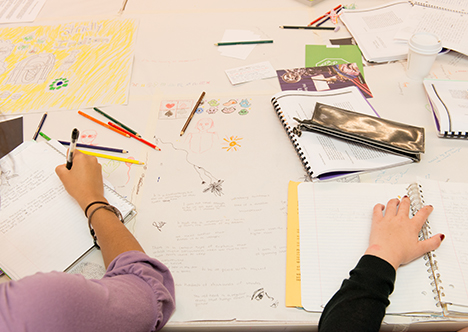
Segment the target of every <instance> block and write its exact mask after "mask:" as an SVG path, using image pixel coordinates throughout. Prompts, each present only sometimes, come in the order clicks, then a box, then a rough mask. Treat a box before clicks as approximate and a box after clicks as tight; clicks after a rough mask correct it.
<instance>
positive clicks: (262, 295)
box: [250, 288, 279, 308]
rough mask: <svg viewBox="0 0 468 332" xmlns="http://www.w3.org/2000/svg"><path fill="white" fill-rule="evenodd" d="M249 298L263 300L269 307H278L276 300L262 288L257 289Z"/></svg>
mask: <svg viewBox="0 0 468 332" xmlns="http://www.w3.org/2000/svg"><path fill="white" fill-rule="evenodd" d="M250 300H252V301H253V300H255V301H262V300H265V301H266V302H267V304H268V306H270V307H271V308H276V307H278V304H279V302H278V301H276V300H275V299H274V298H273V297H271V296H269V295H268V293H267V292H265V290H264V289H263V288H260V289H257V290H256V291H255V292H254V293H253V295H252V297H251V298H250Z"/></svg>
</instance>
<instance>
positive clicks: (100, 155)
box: [78, 150, 145, 165]
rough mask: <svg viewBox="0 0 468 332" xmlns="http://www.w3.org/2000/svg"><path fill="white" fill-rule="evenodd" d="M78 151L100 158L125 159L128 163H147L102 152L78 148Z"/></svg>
mask: <svg viewBox="0 0 468 332" xmlns="http://www.w3.org/2000/svg"><path fill="white" fill-rule="evenodd" d="M78 151H80V152H81V153H84V154H87V155H90V156H95V157H99V158H105V159H111V160H117V161H123V162H126V163H132V164H138V165H144V164H145V163H144V162H142V161H138V160H135V159H128V158H121V157H116V156H110V155H108V154H102V153H97V152H91V151H84V150H78Z"/></svg>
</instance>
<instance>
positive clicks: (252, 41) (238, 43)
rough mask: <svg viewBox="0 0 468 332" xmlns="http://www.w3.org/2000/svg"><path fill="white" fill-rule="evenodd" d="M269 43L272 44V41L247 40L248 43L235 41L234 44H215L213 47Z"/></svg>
mask: <svg viewBox="0 0 468 332" xmlns="http://www.w3.org/2000/svg"><path fill="white" fill-rule="evenodd" d="M271 43H273V40H248V41H235V42H219V43H215V46H227V45H249V44H271Z"/></svg>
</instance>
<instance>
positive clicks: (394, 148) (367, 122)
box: [295, 103, 424, 162]
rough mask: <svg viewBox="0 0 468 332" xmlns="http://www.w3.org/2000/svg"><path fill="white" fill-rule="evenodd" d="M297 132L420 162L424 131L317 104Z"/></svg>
mask: <svg viewBox="0 0 468 332" xmlns="http://www.w3.org/2000/svg"><path fill="white" fill-rule="evenodd" d="M295 120H296V121H298V122H299V125H298V126H297V128H296V131H298V130H299V131H302V130H304V131H314V132H320V133H324V134H328V135H331V136H333V137H336V138H342V139H345V140H350V141H354V142H357V143H362V144H365V145H368V146H371V147H374V148H376V149H380V150H383V151H386V152H390V153H394V154H397V155H401V156H405V157H408V158H411V159H412V160H414V161H416V162H419V161H420V160H421V153H424V128H422V127H415V126H411V125H407V124H404V123H399V122H395V121H391V120H386V119H382V118H379V117H376V116H370V115H366V114H361V113H356V112H353V111H348V110H344V109H342V108H338V107H334V106H330V105H324V104H321V103H317V104H316V106H315V110H314V114H313V115H312V119H309V120H299V119H296V118H295Z"/></svg>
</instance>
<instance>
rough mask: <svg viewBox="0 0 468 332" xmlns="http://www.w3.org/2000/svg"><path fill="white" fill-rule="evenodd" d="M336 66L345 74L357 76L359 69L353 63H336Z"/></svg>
mask: <svg viewBox="0 0 468 332" xmlns="http://www.w3.org/2000/svg"><path fill="white" fill-rule="evenodd" d="M338 66H339V68H340V70H341V71H342V72H343V73H345V74H348V75H352V76H359V73H360V71H359V68H358V66H357V65H356V64H355V63H345V64H342V65H338Z"/></svg>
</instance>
